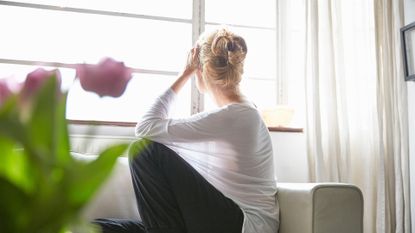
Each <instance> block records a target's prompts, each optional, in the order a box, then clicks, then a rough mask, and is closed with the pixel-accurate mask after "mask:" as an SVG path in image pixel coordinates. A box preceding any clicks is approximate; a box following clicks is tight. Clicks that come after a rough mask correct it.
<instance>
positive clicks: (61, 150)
mask: <svg viewBox="0 0 415 233" xmlns="http://www.w3.org/2000/svg"><path fill="white" fill-rule="evenodd" d="M66 99H67V95H66V94H65V95H63V98H62V99H61V100H60V101H59V103H58V108H57V113H56V114H57V116H56V125H55V132H54V134H55V137H56V146H55V152H54V153H55V154H56V159H57V161H58V163H59V164H63V165H67V163H69V162H72V161H73V158H72V156H71V155H70V142H69V136H68V135H69V132H68V123H67V120H66Z"/></svg>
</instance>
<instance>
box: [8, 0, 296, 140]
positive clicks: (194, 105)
mask: <svg viewBox="0 0 415 233" xmlns="http://www.w3.org/2000/svg"><path fill="white" fill-rule="evenodd" d="M0 5H6V6H15V7H25V8H32V9H41V10H53V11H63V12H72V13H82V14H97V15H104V16H118V17H130V18H139V19H149V20H160V21H167V22H180V23H189V24H192V35H191V36H192V43H193V44H194V43H195V42H196V40H197V39H198V38H199V35H200V34H201V33H202V32H203V31H204V29H205V26H206V25H220V23H216V22H206V21H205V0H193V1H192V19H182V18H174V17H164V16H156V15H144V14H134V13H125V12H116V11H106V10H96V9H86V8H75V7H61V6H55V5H46V4H36V3H25V2H11V1H0ZM275 10H276V12H278V4H276V9H275ZM227 25H228V26H231V27H242V28H251V29H266V30H274V31H275V33H276V36H277V37H276V40H277V41H278V34H277V33H278V30H277V27H278V26H279V25H278V23H277V25H276V27H274V28H269V27H261V26H249V25H235V24H227ZM277 41H276V43H277ZM189 46H190V45H189ZM278 49H279V47H278V44H277V50H278ZM276 52H277V51H275V53H276ZM0 64H13V65H30V66H47V67H56V68H70V69H73V68H74V67H73V65H72V64H68V63H60V62H46V61H35V60H15V59H5V58H1V57H0ZM275 67H276V69H277V70H276V74H278V60H277V64H276V66H275ZM132 71H133V72H134V73H141V74H159V75H169V76H177V75H178V72H176V71H169V70H149V69H137V68H133V70H132ZM277 76H278V75H277ZM248 78H250V79H252V80H255V79H261V78H260V77H248ZM191 80H192V81H191V87H190V89H191V94H190V95H191V97H190V108H191V109H190V113H191V114H195V113H198V112H201V111H203V110H204V97H203V94H200V93H199V91H198V89H197V87H196V82H195V79H191ZM283 82H284V81H283V80H281V78H277V79H276V80H275V83H276V87H275V93H276V98H277V99H276V103H277V104H280V103H281V102H283V101H282V99H285V98H284V96H285V90H284V88H283ZM67 120H68V122H69V124H71V125H94V126H118V127H133V126H135V124H136V123H135V122H125V121H101V120H98V121H94V120H75V119H67ZM270 130H273V131H280V130H278V129H277V128H275V127H271V128H270ZM291 130H292V129H289V130H288V131H289V132H291ZM282 131H283V132H286V129H285V130H284V129H282ZM300 131H302V129H298V130H295V132H300Z"/></svg>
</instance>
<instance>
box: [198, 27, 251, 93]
mask: <svg viewBox="0 0 415 233" xmlns="http://www.w3.org/2000/svg"><path fill="white" fill-rule="evenodd" d="M197 45H198V47H199V62H200V66H201V68H202V77H203V80H204V82H205V83H207V84H208V86H210V87H212V86H213V87H216V88H219V89H222V90H225V89H227V90H238V87H239V83H240V81H241V78H242V74H243V65H244V60H245V57H246V54H247V47H246V43H245V40H244V39H243V38H242V37H241V36H238V35H236V34H234V33H233V32H231V31H229V30H228V29H226V28H219V29H217V30H215V31H213V32H209V33H204V34H202V35H201V37H200V38H199V40H198V42H197Z"/></svg>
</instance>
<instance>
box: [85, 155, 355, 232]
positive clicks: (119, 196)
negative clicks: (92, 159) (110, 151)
mask: <svg viewBox="0 0 415 233" xmlns="http://www.w3.org/2000/svg"><path fill="white" fill-rule="evenodd" d="M277 195H278V202H279V206H280V230H279V233H334V232H335V233H362V232H363V198H362V193H361V192H360V190H359V189H358V188H357V187H356V186H353V185H349V184H340V183H279V184H278V194H277ZM84 217H85V218H86V219H87V220H92V219H95V218H124V219H140V216H139V214H138V211H137V205H136V201H135V197H134V191H133V188H132V182H131V177H130V170H129V168H128V161H127V159H126V158H119V160H118V163H117V165H116V167H115V169H114V171H113V173H112V175H111V177H110V178H109V179H108V181H107V182H106V183H105V184H104V185H103V187H102V188H101V189H100V190H99V192H98V193H97V195H96V196H95V198H94V200H92V202H91V203H90V204H89V205H88V206H87V208H86V209H85V210H84Z"/></svg>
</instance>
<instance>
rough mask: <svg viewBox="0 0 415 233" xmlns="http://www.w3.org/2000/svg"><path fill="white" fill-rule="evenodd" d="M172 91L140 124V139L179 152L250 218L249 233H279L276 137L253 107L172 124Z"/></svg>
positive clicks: (231, 106)
mask: <svg viewBox="0 0 415 233" xmlns="http://www.w3.org/2000/svg"><path fill="white" fill-rule="evenodd" d="M175 97H176V94H175V93H174V91H173V90H171V89H168V90H167V91H166V92H165V93H164V94H162V95H161V96H160V97H159V98H158V99H157V100H156V101H155V103H154V104H153V105H152V107H151V108H150V109H149V111H148V112H147V113H146V114H145V115H144V116H143V118H142V119H141V120H140V121H139V122H138V123H137V126H136V129H135V133H136V136H137V137H145V138H148V139H150V140H153V141H156V142H159V143H162V144H164V145H166V146H167V147H169V148H170V149H172V150H173V151H175V152H176V153H177V154H178V155H179V156H181V157H182V158H183V159H184V160H185V161H186V162H188V163H189V164H190V165H191V166H192V167H193V168H195V169H196V170H197V171H198V172H199V173H200V174H201V175H202V176H203V177H204V178H205V179H206V180H207V181H208V182H210V183H211V184H212V185H213V186H214V187H215V188H216V189H218V190H219V191H221V192H222V193H223V194H224V195H225V196H227V197H228V198H230V199H232V200H233V201H234V202H235V203H236V204H238V205H239V207H240V208H241V209H242V212H243V213H244V223H243V229H242V232H243V233H274V232H277V228H278V204H277V203H276V181H275V176H274V166H273V165H274V163H273V152H272V144H271V139H270V135H269V132H268V129H267V127H266V126H265V124H264V123H263V121H262V118H261V116H260V114H259V113H258V111H257V109H256V108H255V107H254V106H253V105H252V104H251V103H249V102H244V103H235V104H229V105H226V106H223V107H220V108H218V109H215V110H212V111H206V112H202V113H199V114H195V115H192V116H190V117H188V118H184V119H170V118H169V110H170V107H171V105H172V103H173V101H174V99H175Z"/></svg>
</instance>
